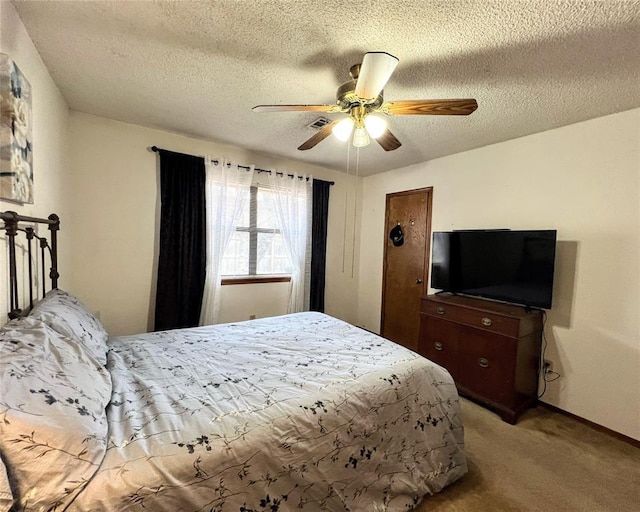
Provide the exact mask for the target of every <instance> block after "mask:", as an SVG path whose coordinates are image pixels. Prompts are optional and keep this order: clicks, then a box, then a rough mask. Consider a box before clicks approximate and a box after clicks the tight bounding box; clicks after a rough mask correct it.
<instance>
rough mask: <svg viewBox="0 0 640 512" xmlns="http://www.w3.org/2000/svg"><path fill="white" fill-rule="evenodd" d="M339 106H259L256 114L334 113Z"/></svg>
mask: <svg viewBox="0 0 640 512" xmlns="http://www.w3.org/2000/svg"><path fill="white" fill-rule="evenodd" d="M336 108H337V105H258V106H256V107H253V108H252V109H251V110H253V111H254V112H333V111H335V110H336Z"/></svg>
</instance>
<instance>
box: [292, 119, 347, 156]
mask: <svg viewBox="0 0 640 512" xmlns="http://www.w3.org/2000/svg"><path fill="white" fill-rule="evenodd" d="M339 122H340V120H339V119H338V120H336V121H333V122H332V123H329V124H328V125H326V126H324V127H323V128H322V129H320V130H318V132H317V133H316V134H314V135H313V137H311V138H309V139H308V140H306V141H305V142H304V143H302V144H301V145H300V146H298V149H299V150H300V151H306V150H307V149H311V148H312V147H315V145H316V144H318V143H319V142H322V141H323V140H324V139H326V138H327V137H328V136H329V135H331V130H333V127H334V126H335V125H336V124H338V123H339Z"/></svg>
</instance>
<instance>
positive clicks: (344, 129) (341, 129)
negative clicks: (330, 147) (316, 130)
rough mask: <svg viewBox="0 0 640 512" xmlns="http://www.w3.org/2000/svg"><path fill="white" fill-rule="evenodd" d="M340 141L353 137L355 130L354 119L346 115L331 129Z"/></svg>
mask: <svg viewBox="0 0 640 512" xmlns="http://www.w3.org/2000/svg"><path fill="white" fill-rule="evenodd" d="M331 131H332V132H333V134H334V135H335V136H336V139H338V140H339V141H342V142H345V141H347V140H349V137H351V132H352V131H353V119H351V118H350V117H345V118H344V119H343V120H342V121H340V122H339V123H337V124H336V125H335V126H334V127H333V129H332V130H331Z"/></svg>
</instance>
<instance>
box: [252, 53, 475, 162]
mask: <svg viewBox="0 0 640 512" xmlns="http://www.w3.org/2000/svg"><path fill="white" fill-rule="evenodd" d="M397 65H398V58H397V57H394V56H393V55H391V54H389V53H386V52H368V53H365V55H364V58H363V59H362V64H355V65H354V66H351V69H350V70H349V73H350V75H351V78H352V79H351V80H349V81H348V82H346V83H344V84H342V85H341V86H340V87H338V90H337V92H336V103H335V104H334V105H258V106H256V107H253V111H254V112H294V111H295V112H326V113H328V114H334V113H344V114H347V117H343V118H342V119H337V120H335V121H333V122H331V123H329V124H327V125H325V126H324V127H323V128H322V129H320V130H319V131H318V133H316V134H315V135H313V136H312V137H311V138H310V139H308V140H307V141H305V142H304V143H303V144H301V145H300V146H299V147H298V149H299V150H300V151H305V150H307V149H311V148H313V147H314V146H315V145H316V144H318V143H319V142H322V141H323V140H324V139H326V138H327V137H328V136H329V135H330V134H331V133H333V134H334V135H335V136H336V137H337V138H338V139H339V140H342V141H347V140H349V138H351V135H352V133H353V139H352V142H353V145H354V146H356V147H362V146H366V145H368V144H369V143H370V142H371V138H373V139H375V140H376V141H377V142H378V144H380V146H382V148H383V149H384V150H385V151H393V150H394V149H398V148H399V147H400V146H401V145H402V144H401V143H400V141H399V140H398V139H397V138H396V137H395V136H394V135H393V133H391V130H389V128H388V127H387V121H386V119H385V117H386V116H393V115H454V116H466V115H469V114H471V113H472V112H473V111H474V110H475V109H477V108H478V103H477V102H476V100H474V99H455V100H406V101H390V102H386V103H385V102H384V100H383V95H382V93H383V91H382V89H383V88H384V86H385V85H386V84H387V82H388V81H389V78H391V75H392V73H393V71H394V70H395V68H396V66H397Z"/></svg>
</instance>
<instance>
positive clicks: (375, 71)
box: [355, 52, 398, 100]
mask: <svg viewBox="0 0 640 512" xmlns="http://www.w3.org/2000/svg"><path fill="white" fill-rule="evenodd" d="M397 65H398V58H397V57H394V56H393V55H391V54H389V53H386V52H369V53H365V55H364V58H363V59H362V65H361V66H360V73H359V75H358V82H357V83H356V90H355V93H356V94H357V95H358V96H359V97H360V98H361V99H363V100H373V99H375V98H377V97H378V95H379V94H380V92H382V89H384V86H385V85H387V82H388V81H389V78H391V75H392V74H393V70H394V69H396V66H397Z"/></svg>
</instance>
